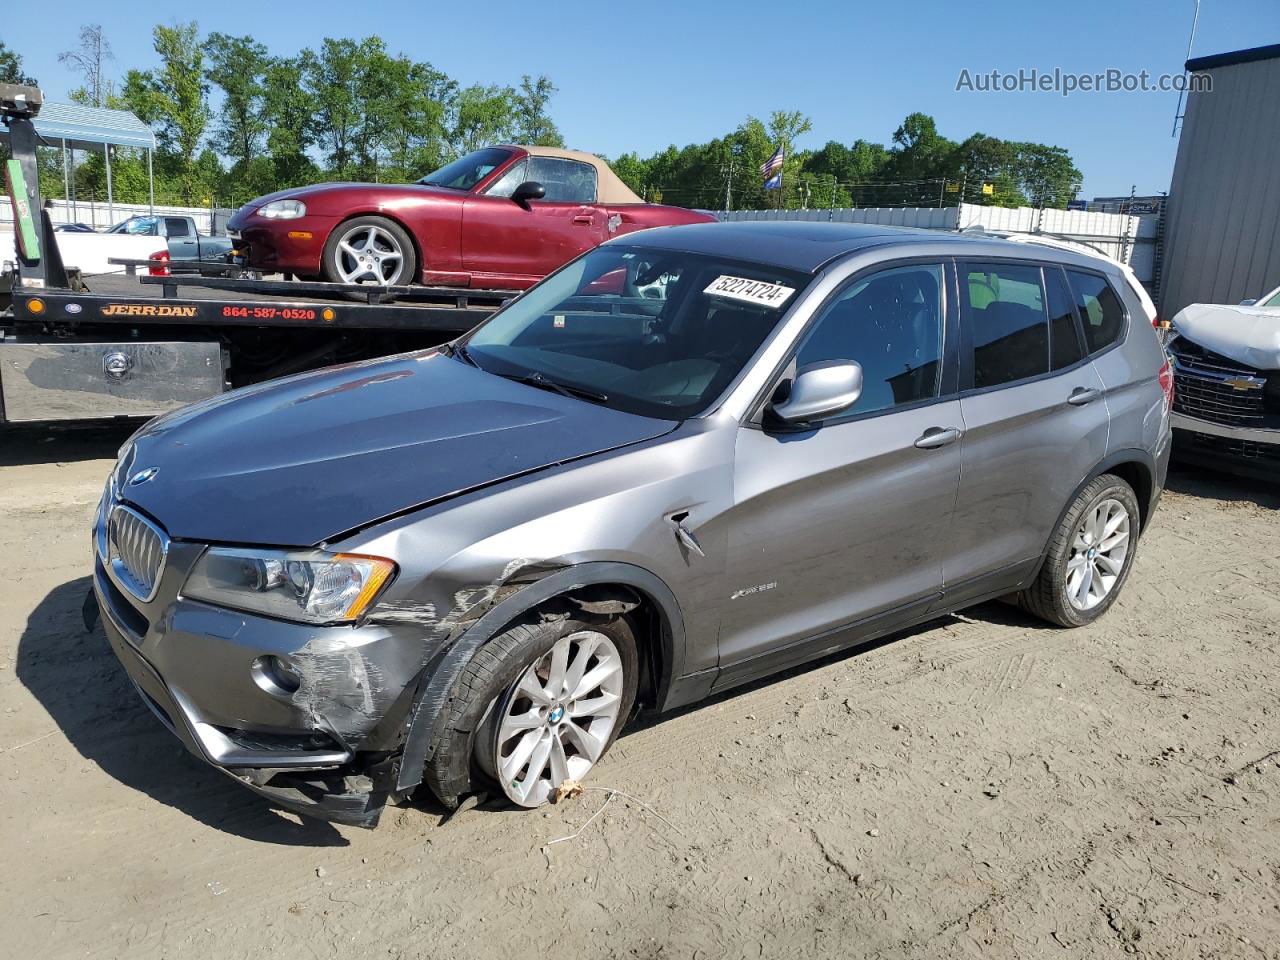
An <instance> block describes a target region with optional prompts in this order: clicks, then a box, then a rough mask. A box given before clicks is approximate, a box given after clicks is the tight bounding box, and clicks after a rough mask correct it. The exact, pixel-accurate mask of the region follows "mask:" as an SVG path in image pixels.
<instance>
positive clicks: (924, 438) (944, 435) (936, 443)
mask: <svg viewBox="0 0 1280 960" xmlns="http://www.w3.org/2000/svg"><path fill="white" fill-rule="evenodd" d="M960 437H961V433H960V431H959V430H957V429H956V428H955V427H949V428H947V429H945V430H944V429H943V428H942V427H930V428H929V429H928V430H926V431H925V432H924V433H922V434H921V435H920V439H919V440H917V441H916V446H917V447H919V448H920V449H921V450H936V449H937V448H938V447H945V446H947V445H948V444H952V443H955V442H956V441H957V440H959V439H960Z"/></svg>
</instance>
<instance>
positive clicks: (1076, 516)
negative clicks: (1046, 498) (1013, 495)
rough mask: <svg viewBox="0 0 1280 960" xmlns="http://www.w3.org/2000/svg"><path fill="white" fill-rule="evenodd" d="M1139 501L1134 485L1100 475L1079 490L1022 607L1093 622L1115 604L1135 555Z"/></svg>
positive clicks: (1068, 622)
mask: <svg viewBox="0 0 1280 960" xmlns="http://www.w3.org/2000/svg"><path fill="white" fill-rule="evenodd" d="M1138 526H1139V513H1138V499H1137V497H1136V496H1135V495H1134V492H1133V488H1132V487H1130V486H1129V484H1127V483H1126V482H1125V481H1124V480H1122V479H1120V478H1119V477H1117V476H1114V475H1112V474H1103V475H1102V476H1100V477H1098V478H1097V479H1096V480H1093V481H1092V482H1090V483H1089V484H1088V486H1086V487H1085V488H1084V489H1083V490H1081V491H1080V494H1079V496H1077V497H1076V499H1075V501H1074V502H1073V503H1072V504H1071V507H1070V509H1068V510H1067V513H1066V516H1064V517H1063V518H1062V521H1061V522H1060V523H1059V524H1058V528H1057V530H1055V531H1054V533H1053V536H1052V537H1050V539H1049V551H1048V554H1047V555H1046V556H1045V560H1044V564H1043V566H1042V567H1041V569H1040V574H1039V576H1038V577H1036V581H1035V583H1033V584H1032V585H1031V586H1030V587H1028V588H1027V589H1026V590H1024V591H1023V592H1022V593H1021V594H1019V596H1018V599H1019V600H1020V602H1021V604H1022V606H1023V607H1024V608H1025V609H1026V610H1028V611H1029V612H1031V613H1034V614H1035V615H1036V616H1038V617H1042V618H1043V619H1045V620H1048V621H1050V622H1052V623H1056V624H1059V625H1060V626H1064V627H1081V626H1084V625H1085V624H1086V623H1092V622H1093V621H1094V620H1096V619H1098V617H1100V616H1102V614H1103V613H1104V612H1106V610H1107V609H1108V608H1109V607H1110V606H1111V604H1112V603H1114V602H1115V600H1116V597H1117V596H1118V595H1119V593H1120V588H1121V587H1123V586H1124V581H1125V579H1126V578H1127V577H1128V576H1129V571H1130V570H1131V569H1133V561H1134V558H1135V556H1136V555H1137V545H1138V544H1137V540H1138Z"/></svg>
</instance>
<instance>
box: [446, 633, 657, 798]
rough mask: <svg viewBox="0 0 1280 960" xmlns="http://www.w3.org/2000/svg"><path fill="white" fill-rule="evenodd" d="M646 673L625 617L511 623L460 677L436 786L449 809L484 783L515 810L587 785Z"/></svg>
mask: <svg viewBox="0 0 1280 960" xmlns="http://www.w3.org/2000/svg"><path fill="white" fill-rule="evenodd" d="M578 656H582V657H584V658H585V659H583V660H582V661H581V662H579V661H578V660H577V657H578ZM639 675H640V670H639V657H638V654H637V650H636V641H635V634H634V632H633V631H632V629H631V625H630V623H629V622H628V621H627V620H626V618H625V617H601V618H598V619H596V618H588V619H576V618H566V619H563V620H555V621H548V622H540V623H530V624H520V625H517V626H514V627H511V628H510V629H508V630H507V631H506V632H504V633H502V634H500V635H499V636H497V637H494V638H493V639H492V640H490V641H489V642H488V643H487V644H485V645H484V646H483V647H481V648H480V650H479V651H478V652H477V653H476V654H475V656H474V657H472V659H471V662H470V663H468V664H467V666H466V668H465V669H464V670H463V672H462V676H461V677H460V678H459V679H458V684H457V687H456V689H455V694H454V696H453V698H452V700H451V702H450V705H449V708H448V710H449V713H448V717H447V720H446V723H445V727H444V731H443V733H442V735H441V737H440V741H439V743H438V744H437V745H436V749H435V751H434V753H433V754H432V758H431V761H430V762H429V763H428V764H427V770H426V780H427V783H428V785H429V786H430V787H431V789H432V791H433V792H434V793H435V794H436V796H438V797H439V798H440V799H441V800H442V801H443V802H444V803H446V804H448V805H450V806H452V805H453V804H455V803H456V802H457V798H458V797H459V796H460V795H461V793H462V792H464V791H465V790H467V789H470V788H471V787H472V785H473V784H477V783H483V784H490V785H492V786H493V788H494V792H495V793H501V794H503V795H504V796H505V797H506V798H507V800H508V801H509V802H511V803H512V804H514V805H516V806H522V807H537V806H541V805H542V804H544V803H546V802H547V800H548V799H549V798H550V796H551V795H552V793H554V790H555V788H556V786H558V785H559V783H560V782H561V781H563V780H566V779H569V780H582V779H583V778H585V777H586V776H587V775H588V773H589V772H590V770H591V769H592V768H593V767H594V766H595V764H596V763H598V762H599V760H600V759H601V758H602V757H603V756H604V754H605V753H607V752H608V750H609V748H610V747H611V746H612V745H613V742H614V740H616V739H617V736H618V733H619V732H620V731H621V730H622V727H623V725H624V724H625V723H626V720H627V718H628V717H629V716H630V714H631V709H632V707H633V706H634V704H635V699H636V688H637V685H638V681H639ZM575 678H577V681H576V682H575ZM584 682H585V684H586V686H589V687H590V689H586V688H585V687H584V686H583V684H584ZM522 756H523V759H522ZM535 767H536V768H537V769H535Z"/></svg>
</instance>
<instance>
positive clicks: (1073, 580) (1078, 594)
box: [1067, 499, 1130, 610]
mask: <svg viewBox="0 0 1280 960" xmlns="http://www.w3.org/2000/svg"><path fill="white" fill-rule="evenodd" d="M1129 529H1130V520H1129V511H1128V510H1127V509H1126V508H1125V505H1124V504H1123V503H1121V502H1120V501H1119V500H1114V499H1107V500H1103V501H1102V502H1101V503H1099V504H1097V505H1096V506H1094V507H1092V508H1091V509H1090V510H1089V511H1088V512H1087V513H1086V514H1085V516H1084V519H1083V520H1081V521H1080V525H1079V526H1078V527H1077V528H1076V533H1075V536H1074V537H1073V538H1072V540H1071V558H1070V559H1069V560H1068V561H1067V600H1068V602H1070V604H1071V606H1073V607H1075V608H1076V609H1077V610H1092V609H1093V608H1094V607H1096V606H1097V605H1098V604H1100V603H1102V601H1104V600H1106V599H1107V596H1108V595H1109V594H1110V593H1111V591H1112V589H1114V587H1115V585H1116V583H1117V582H1118V581H1119V579H1120V574H1121V573H1122V572H1123V571H1124V562H1125V559H1126V558H1127V557H1128V556H1129Z"/></svg>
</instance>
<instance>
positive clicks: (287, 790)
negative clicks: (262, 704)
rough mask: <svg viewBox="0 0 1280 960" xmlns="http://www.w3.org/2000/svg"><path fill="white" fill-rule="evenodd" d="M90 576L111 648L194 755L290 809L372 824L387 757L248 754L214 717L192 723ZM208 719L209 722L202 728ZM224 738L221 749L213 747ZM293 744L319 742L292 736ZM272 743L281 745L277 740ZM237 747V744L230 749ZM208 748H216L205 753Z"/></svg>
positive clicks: (389, 765) (382, 798)
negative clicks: (128, 636)
mask: <svg viewBox="0 0 1280 960" xmlns="http://www.w3.org/2000/svg"><path fill="white" fill-rule="evenodd" d="M100 590H101V587H100V586H99V584H97V583H96V582H95V585H94V591H93V594H91V596H92V597H93V599H94V600H96V604H97V608H98V611H99V614H100V616H101V619H102V626H103V631H104V632H105V633H106V635H107V640H108V641H109V642H110V644H111V649H112V651H113V652H114V653H115V655H116V659H117V660H119V661H120V665H121V666H122V667H124V670H125V673H126V674H127V676H128V677H129V680H130V681H131V682H132V683H133V686H134V689H135V690H136V691H137V693H138V696H139V698H140V699H141V700H142V702H143V703H144V704H146V706H147V708H148V709H149V710H150V711H151V712H152V713H153V714H154V715H155V717H156V719H158V720H159V721H160V722H161V723H162V724H163V725H164V726H165V728H166V729H167V730H168V731H169V732H170V733H172V734H173V735H174V736H175V737H177V738H178V740H179V741H181V743H182V745H183V746H185V747H186V748H187V750H188V751H190V752H191V753H192V754H194V755H195V756H196V757H199V758H200V759H201V760H204V761H205V762H206V763H208V764H209V765H210V766H212V767H213V768H214V769H215V770H219V771H221V772H222V773H225V774H226V775H227V776H229V777H231V778H232V779H233V780H235V781H236V782H238V783H240V784H241V785H243V786H246V787H248V788H249V789H250V790H253V791H254V792H255V793H257V794H260V795H261V796H263V797H266V798H267V799H269V800H271V801H272V802H273V803H275V804H278V805H279V806H281V807H284V808H286V809H288V810H293V811H295V812H297V813H301V814H305V815H307V816H310V817H316V818H318V819H321V820H330V821H333V822H336V823H346V824H351V825H354V826H360V827H370V828H372V827H375V826H377V824H378V819H379V817H380V816H381V815H382V808H383V806H385V804H386V801H387V797H388V795H389V793H390V791H391V787H392V784H393V782H394V769H393V767H394V762H395V760H394V758H393V757H379V756H374V757H371V758H370V757H359V756H353V755H352V754H351V752H350V751H347V750H345V749H338V750H329V751H327V752H322V751H318V750H301V749H295V750H294V751H292V752H290V753H286V752H283V751H280V752H277V753H275V754H274V755H273V754H269V753H267V752H266V751H265V750H263V751H260V752H259V753H258V754H251V753H248V752H246V751H244V750H243V748H244V747H245V744H243V743H237V742H236V741H235V740H234V739H232V737H233V735H231V736H229V735H228V734H227V733H224V732H222V731H220V730H219V729H218V728H216V727H213V726H212V725H205V724H199V723H193V722H192V721H191V719H190V715H189V712H188V710H187V709H185V708H184V707H183V705H182V703H181V697H180V695H179V694H176V693H175V691H173V690H172V689H170V687H169V686H168V685H167V684H166V683H165V682H164V680H163V679H162V678H161V676H160V674H159V673H158V672H157V671H156V670H155V668H154V667H152V666H151V664H150V663H148V662H147V660H146V659H145V658H144V657H143V656H142V654H141V653H139V652H138V651H137V650H136V649H135V648H134V646H133V644H132V643H130V642H129V641H128V640H127V639H126V634H125V629H124V628H122V626H121V625H120V624H119V623H117V622H116V620H115V617H114V616H113V614H112V610H111V606H110V604H109V603H107V602H104V598H103V597H102V595H101V593H100V592H99V591H100ZM206 726H208V727H209V729H204V727H206ZM224 738H225V740H226V746H227V747H228V748H229V749H228V750H227V751H226V752H222V753H220V752H219V748H220V747H221V746H222V745H223V743H222V741H223V739H224ZM292 745H293V746H294V747H296V748H301V747H307V746H313V747H314V746H317V744H305V743H301V742H298V743H294V744H292ZM271 746H275V747H277V748H279V747H280V746H281V743H275V744H272V745H271ZM236 748H240V752H233V751H234V750H235V749H236ZM211 749H212V750H213V752H214V754H215V755H214V756H211V755H210V752H211ZM255 758H256V759H257V760H258V761H260V762H263V763H265V764H284V763H293V764H298V765H295V766H276V765H264V766H249V765H246V764H247V763H252V762H254V760H255Z"/></svg>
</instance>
